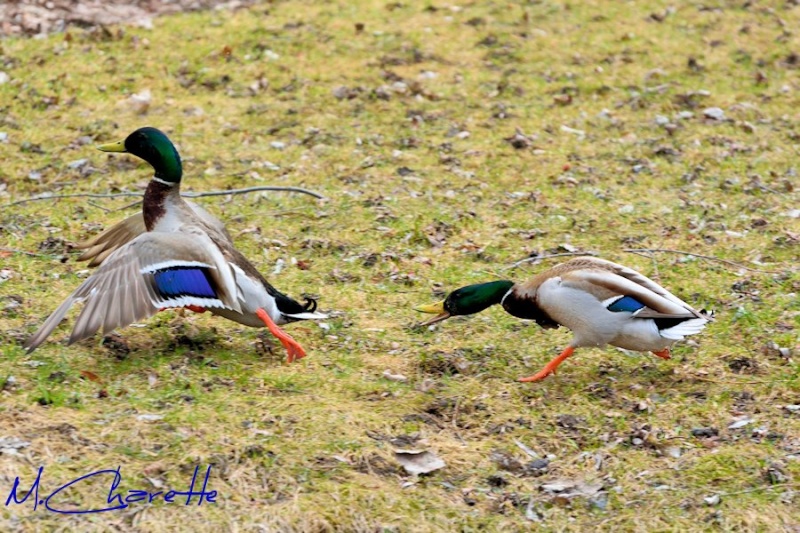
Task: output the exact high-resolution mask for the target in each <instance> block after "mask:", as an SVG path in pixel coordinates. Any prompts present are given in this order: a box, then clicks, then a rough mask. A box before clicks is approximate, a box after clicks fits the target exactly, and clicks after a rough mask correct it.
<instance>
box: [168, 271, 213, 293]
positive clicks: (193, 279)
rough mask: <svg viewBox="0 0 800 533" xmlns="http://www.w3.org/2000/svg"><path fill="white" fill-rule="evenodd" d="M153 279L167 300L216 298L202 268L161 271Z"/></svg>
mask: <svg viewBox="0 0 800 533" xmlns="http://www.w3.org/2000/svg"><path fill="white" fill-rule="evenodd" d="M153 277H154V278H155V281H156V287H157V288H158V292H159V293H160V294H161V295H162V296H165V297H167V298H172V297H176V296H197V297H200V298H216V297H217V294H216V293H215V292H214V289H213V287H212V286H211V280H210V279H208V274H207V273H206V271H205V270H204V269H202V268H171V269H168V270H159V271H158V272H156V273H155V274H153Z"/></svg>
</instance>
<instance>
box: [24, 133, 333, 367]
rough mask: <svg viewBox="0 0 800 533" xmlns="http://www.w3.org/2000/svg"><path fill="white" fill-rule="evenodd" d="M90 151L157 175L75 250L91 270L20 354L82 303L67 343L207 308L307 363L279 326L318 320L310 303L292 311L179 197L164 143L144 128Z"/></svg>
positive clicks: (176, 165) (218, 225) (175, 170)
mask: <svg viewBox="0 0 800 533" xmlns="http://www.w3.org/2000/svg"><path fill="white" fill-rule="evenodd" d="M98 148H99V149H100V150H102V151H104V152H128V153H130V154H133V155H135V156H138V157H140V158H142V159H144V160H145V161H147V162H148V163H150V165H152V167H153V169H154V170H155V174H154V176H153V178H152V179H151V180H150V183H149V184H148V185H147V189H146V191H145V194H144V201H143V205H142V211H141V213H138V214H136V215H133V216H131V217H128V218H127V219H125V220H123V221H121V222H119V223H117V224H116V225H114V226H112V227H111V228H109V229H108V230H106V231H104V232H102V233H101V234H100V235H98V236H97V237H95V238H94V239H91V240H90V241H88V242H86V243H84V244H83V245H81V246H80V247H81V248H84V249H86V252H84V254H83V255H82V256H81V257H80V259H82V260H88V261H90V265H99V268H98V269H97V270H96V271H95V272H94V273H93V274H92V275H91V276H89V277H88V278H87V279H86V280H85V281H84V282H83V283H82V284H81V285H80V286H79V287H78V289H77V290H76V291H75V292H73V293H72V294H71V295H70V296H69V297H68V298H67V299H66V300H65V301H64V303H62V304H61V305H60V306H59V307H58V309H56V310H55V311H54V312H53V314H51V315H50V317H48V319H47V320H45V322H44V324H42V326H41V327H40V328H39V330H38V331H37V332H36V333H34V334H33V336H31V337H30V338H29V339H28V340H27V342H26V343H25V345H24V346H25V349H26V350H27V351H28V353H30V352H32V351H33V350H35V349H36V348H37V347H38V346H39V345H40V344H41V343H42V342H43V341H44V340H45V339H46V338H47V337H48V335H50V333H52V331H53V330H54V329H55V328H56V326H58V324H59V323H60V322H61V320H62V319H63V318H64V316H65V315H66V313H67V311H69V309H70V308H71V307H72V305H73V304H74V303H76V302H83V304H84V306H83V310H82V311H81V313H80V315H79V316H78V320H77V322H76V323H75V326H74V327H73V329H72V334H71V335H70V338H69V344H72V343H74V342H77V341H79V340H82V339H86V338H88V337H91V336H92V335H94V334H95V333H96V332H97V331H98V330H102V332H103V333H107V332H109V331H111V330H113V329H116V328H119V327H124V326H127V325H129V324H131V323H133V322H135V321H138V320H142V319H144V318H147V317H150V316H152V315H154V314H156V313H157V312H159V311H161V310H164V309H167V308H181V307H182V308H187V309H190V310H192V311H196V312H204V311H206V310H208V311H210V312H211V313H213V314H215V315H219V316H222V317H225V318H227V319H230V320H233V321H235V322H238V323H240V324H244V325H246V326H253V327H263V326H266V327H267V328H269V331H270V332H271V333H272V334H273V335H275V337H277V338H278V340H280V342H281V344H283V346H284V347H285V348H286V351H287V354H288V355H287V362H292V361H294V360H296V359H299V358H302V357H305V355H306V353H305V351H304V350H303V348H302V347H301V346H300V344H298V343H297V341H295V340H294V339H293V338H292V337H291V336H289V335H288V334H287V333H286V332H285V331H283V330H282V329H281V328H280V327H279V325H282V324H286V323H289V322H294V321H297V320H307V319H322V318H327V317H326V315H324V314H322V313H318V312H316V308H317V302H316V301H315V300H313V299H310V298H306V300H305V304H300V303H299V302H297V301H295V300H293V299H292V298H290V297H288V296H286V295H285V294H283V293H281V292H280V291H278V290H277V289H275V287H273V286H272V285H270V283H269V282H268V281H267V280H266V279H265V278H264V277H263V276H262V275H261V274H260V273H259V272H258V270H256V268H255V267H254V266H253V265H252V263H250V261H248V260H247V259H246V258H245V257H244V256H243V255H242V254H241V253H240V252H239V251H238V250H237V249H236V248H235V247H234V245H233V242H232V240H231V237H230V235H229V234H228V232H227V231H226V230H225V227H224V225H223V224H222V222H220V221H219V220H217V219H216V218H214V217H213V216H212V215H211V214H209V213H208V212H207V211H205V210H204V209H202V208H201V207H199V206H198V205H195V204H193V203H191V202H188V201H186V200H184V199H183V198H182V197H181V195H180V184H181V178H182V177H183V171H182V166H181V158H180V155H178V151H177V150H176V149H175V146H174V145H173V144H172V142H171V141H170V140H169V138H167V136H166V135H165V134H164V133H162V132H161V131H159V130H157V129H156V128H150V127H147V128H141V129H138V130H136V131H134V132H133V133H131V134H130V135H128V137H127V138H125V139H124V140H122V141H119V142H114V143H108V144H103V145H100V146H98Z"/></svg>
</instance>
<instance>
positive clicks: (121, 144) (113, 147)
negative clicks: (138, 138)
mask: <svg viewBox="0 0 800 533" xmlns="http://www.w3.org/2000/svg"><path fill="white" fill-rule="evenodd" d="M97 149H98V150H100V151H103V152H127V150H126V149H125V141H117V142H113V143H106V144H101V145H99V146H98V147H97Z"/></svg>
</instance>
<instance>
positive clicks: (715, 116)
mask: <svg viewBox="0 0 800 533" xmlns="http://www.w3.org/2000/svg"><path fill="white" fill-rule="evenodd" d="M703 116H704V117H705V118H708V119H711V120H725V111H723V110H722V109H720V108H719V107H708V108H706V109H704V110H703Z"/></svg>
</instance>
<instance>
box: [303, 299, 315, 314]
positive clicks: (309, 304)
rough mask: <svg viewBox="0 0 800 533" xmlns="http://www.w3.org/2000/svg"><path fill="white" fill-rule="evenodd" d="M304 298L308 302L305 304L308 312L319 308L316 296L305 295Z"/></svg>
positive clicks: (304, 307)
mask: <svg viewBox="0 0 800 533" xmlns="http://www.w3.org/2000/svg"><path fill="white" fill-rule="evenodd" d="M303 299H304V300H305V301H306V303H305V304H304V305H303V309H305V310H306V312H307V313H313V312H314V311H316V310H317V300H316V298H310V297H308V296H303Z"/></svg>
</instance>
